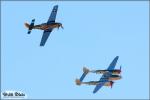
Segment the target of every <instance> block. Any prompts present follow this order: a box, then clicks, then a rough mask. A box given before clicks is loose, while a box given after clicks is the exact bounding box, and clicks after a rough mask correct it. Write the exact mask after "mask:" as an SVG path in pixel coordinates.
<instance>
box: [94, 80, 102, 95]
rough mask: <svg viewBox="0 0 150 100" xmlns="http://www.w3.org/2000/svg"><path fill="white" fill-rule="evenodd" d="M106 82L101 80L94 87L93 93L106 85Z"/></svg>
mask: <svg viewBox="0 0 150 100" xmlns="http://www.w3.org/2000/svg"><path fill="white" fill-rule="evenodd" d="M104 84H105V82H100V83H99V84H97V85H96V87H95V88H94V91H93V93H96V92H97V91H98V90H99V89H100V88H101V87H102V86H104Z"/></svg>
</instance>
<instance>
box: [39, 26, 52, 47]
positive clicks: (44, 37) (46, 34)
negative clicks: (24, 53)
mask: <svg viewBox="0 0 150 100" xmlns="http://www.w3.org/2000/svg"><path fill="white" fill-rule="evenodd" d="M52 30H53V29H52V28H50V29H48V30H44V32H43V36H42V39H41V43H40V46H44V45H45V43H46V41H47V39H48V37H49V35H50V33H51V32H52Z"/></svg>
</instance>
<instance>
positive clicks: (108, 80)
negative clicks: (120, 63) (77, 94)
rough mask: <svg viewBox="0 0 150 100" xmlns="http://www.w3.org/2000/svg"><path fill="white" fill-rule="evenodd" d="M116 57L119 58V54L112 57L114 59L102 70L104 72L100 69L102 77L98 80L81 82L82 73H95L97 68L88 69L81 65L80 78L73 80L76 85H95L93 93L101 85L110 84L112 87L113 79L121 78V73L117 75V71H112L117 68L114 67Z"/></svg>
mask: <svg viewBox="0 0 150 100" xmlns="http://www.w3.org/2000/svg"><path fill="white" fill-rule="evenodd" d="M118 58H119V56H116V57H115V58H114V60H113V61H112V62H111V64H110V65H109V67H108V68H107V69H106V70H104V71H105V72H103V71H102V72H103V73H102V74H103V75H102V77H101V78H100V80H99V81H89V82H83V79H84V78H85V77H84V78H82V77H83V74H84V76H86V75H87V74H88V73H89V72H92V73H96V71H97V70H96V71H90V70H89V69H87V68H85V67H83V74H82V76H81V78H80V79H76V80H75V82H76V85H81V84H86V85H96V87H95V88H94V90H93V93H96V92H97V91H98V90H99V89H100V88H101V87H102V86H110V87H111V88H112V86H113V84H114V82H113V81H114V80H120V79H121V78H122V77H121V75H118V72H117V74H116V73H115V71H114V70H118V69H114V68H115V66H116V63H117V60H118ZM119 70H120V69H119ZM98 71H99V70H98ZM98 71H97V72H98ZM99 72H100V71H99ZM120 72H121V71H120ZM85 73H86V74H85Z"/></svg>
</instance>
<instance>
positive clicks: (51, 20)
mask: <svg viewBox="0 0 150 100" xmlns="http://www.w3.org/2000/svg"><path fill="white" fill-rule="evenodd" d="M57 10H58V5H55V6H54V7H53V10H52V12H51V14H50V17H49V19H48V21H47V24H49V23H53V22H55V19H56V14H57Z"/></svg>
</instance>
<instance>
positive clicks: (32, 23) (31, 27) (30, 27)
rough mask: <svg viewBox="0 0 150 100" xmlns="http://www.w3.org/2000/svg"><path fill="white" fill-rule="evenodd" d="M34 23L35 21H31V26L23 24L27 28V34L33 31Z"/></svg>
mask: <svg viewBox="0 0 150 100" xmlns="http://www.w3.org/2000/svg"><path fill="white" fill-rule="evenodd" d="M34 22H35V19H32V21H31V24H30V25H29V24H28V23H25V24H24V25H25V26H26V27H27V28H28V34H30V33H31V30H32V29H33V27H34Z"/></svg>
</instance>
